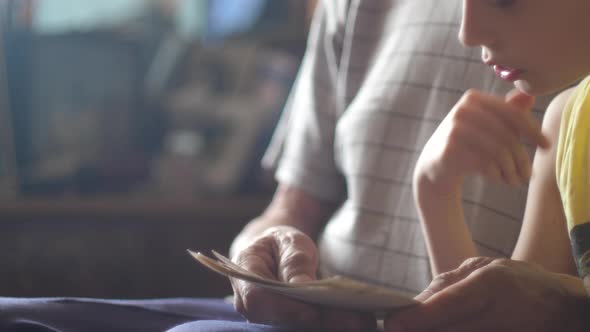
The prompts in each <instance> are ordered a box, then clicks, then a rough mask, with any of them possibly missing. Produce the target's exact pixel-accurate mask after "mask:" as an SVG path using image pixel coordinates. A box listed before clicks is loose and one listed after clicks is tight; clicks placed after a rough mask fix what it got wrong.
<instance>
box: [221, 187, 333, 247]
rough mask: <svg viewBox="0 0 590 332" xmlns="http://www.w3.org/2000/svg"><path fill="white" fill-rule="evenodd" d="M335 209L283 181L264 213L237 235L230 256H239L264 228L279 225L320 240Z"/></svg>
mask: <svg viewBox="0 0 590 332" xmlns="http://www.w3.org/2000/svg"><path fill="white" fill-rule="evenodd" d="M334 209H335V204H334V203H330V202H327V201H321V200H319V199H317V198H315V197H313V196H311V195H309V194H307V193H306V192H304V191H303V190H301V189H298V188H296V187H294V186H289V185H285V184H279V186H278V188H277V191H276V193H275V195H274V197H273V200H272V202H271V203H270V204H269V206H268V208H267V209H266V210H265V211H264V213H263V214H262V215H261V216H259V217H258V218H256V219H254V220H252V221H251V222H250V223H248V224H247V225H246V226H245V227H244V229H243V230H242V232H241V233H240V234H239V235H238V236H237V237H236V238H235V240H234V242H233V244H232V246H231V249H230V256H232V257H233V256H235V255H236V254H237V253H238V252H240V251H241V250H243V249H244V248H245V247H246V246H248V244H250V243H252V242H253V241H254V239H256V238H257V237H259V236H260V235H261V234H263V233H264V231H266V230H268V229H269V228H271V227H275V226H290V227H293V228H295V229H297V230H299V231H301V232H303V233H304V234H305V235H307V236H308V237H310V238H311V239H316V238H317V235H318V233H319V232H320V230H321V228H322V227H323V226H324V224H325V222H326V221H327V219H328V217H329V215H330V214H332V212H333V211H334Z"/></svg>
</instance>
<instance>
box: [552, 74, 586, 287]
mask: <svg viewBox="0 0 590 332" xmlns="http://www.w3.org/2000/svg"><path fill="white" fill-rule="evenodd" d="M555 167H556V173H557V174H556V176H557V185H558V187H559V191H560V194H561V200H562V203H563V208H564V211H565V215H566V218H567V227H568V231H569V235H570V239H571V243H572V249H573V254H574V258H575V260H576V265H577V267H578V272H579V274H580V277H582V278H585V277H587V276H588V277H590V77H589V78H587V79H586V80H584V81H583V82H582V83H580V85H579V86H578V87H577V88H576V89H575V91H574V92H573V93H572V95H571V97H570V100H569V102H568V104H567V106H566V108H565V109H564V111H563V115H562V120H561V128H560V133H559V142H558V146H557V159H556V165H555Z"/></svg>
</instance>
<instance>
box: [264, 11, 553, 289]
mask: <svg viewBox="0 0 590 332" xmlns="http://www.w3.org/2000/svg"><path fill="white" fill-rule="evenodd" d="M460 18H461V1H460V0H366V1H364V0H349V1H339V0H326V1H324V2H322V3H321V4H320V7H319V8H318V11H317V13H316V16H315V19H314V23H313V26H312V30H311V32H310V37H309V44H308V50H307V53H306V56H305V57H304V60H303V63H302V67H301V70H300V73H299V76H298V79H297V81H296V83H295V87H294V89H293V92H292V94H291V97H290V99H289V102H288V106H287V108H286V109H285V112H284V114H283V117H282V119H281V122H280V124H279V127H278V129H277V131H276V133H275V136H274V138H273V141H272V142H271V145H270V147H269V150H268V151H267V154H266V156H265V160H264V163H265V165H266V166H274V167H276V168H277V170H276V177H277V180H278V181H280V182H281V183H285V184H289V185H293V186H295V187H298V188H301V189H303V190H305V191H306V192H308V193H310V194H312V195H314V196H316V197H318V198H321V199H327V200H333V201H339V202H342V204H341V205H340V208H339V209H338V211H337V212H336V213H335V214H334V215H333V216H332V218H331V219H330V220H329V221H328V223H327V225H326V228H325V230H324V232H323V234H322V235H321V236H320V241H319V248H320V257H321V271H322V272H323V273H325V274H328V275H330V274H340V275H345V276H349V277H354V278H357V279H361V280H365V281H369V282H373V283H376V284H382V285H387V286H390V287H393V288H396V289H398V290H400V291H405V292H408V293H412V294H413V293H416V292H419V291H421V290H422V289H423V288H424V287H426V286H427V284H428V283H429V281H430V279H431V274H430V267H429V263H428V257H427V252H426V249H425V243H424V239H423V236H422V232H421V228H420V223H419V220H418V215H417V212H416V209H415V206H414V203H413V198H412V197H413V196H412V186H411V181H412V173H413V169H414V165H415V162H416V160H417V158H418V156H419V154H420V151H421V150H422V147H423V146H424V144H425V143H426V141H427V140H428V139H429V138H430V136H431V135H432V133H433V132H434V130H435V128H436V127H437V126H438V124H439V123H440V122H441V120H442V119H443V118H444V117H445V116H446V115H447V112H448V111H449V110H451V108H452V107H453V105H454V104H455V103H456V102H457V100H458V99H459V98H460V96H461V95H462V94H463V92H464V91H465V90H467V89H468V88H477V89H480V90H483V91H488V92H492V93H495V94H498V95H503V94H505V93H506V92H507V91H508V90H509V89H510V88H511V86H510V85H509V84H507V83H505V82H503V81H501V80H498V79H496V77H495V75H494V74H493V72H492V71H491V70H490V68H489V67H487V66H485V65H483V64H482V63H481V60H480V50H479V49H466V48H464V47H462V46H461V44H460V43H459V41H458V39H457V35H458V32H459V26H460ZM547 100H548V98H545V100H543V101H539V102H538V104H537V106H536V107H535V110H534V112H535V114H536V115H537V116H538V117H539V119H540V118H541V117H542V111H541V110H544V109H545V106H546V104H547ZM526 189H527V188H525V187H523V188H520V189H514V188H510V187H505V186H499V185H496V186H492V185H486V184H484V183H483V181H481V180H480V179H475V178H474V179H469V181H468V182H467V184H466V186H465V190H464V206H465V216H466V220H467V222H468V224H469V226H470V228H471V231H472V234H473V237H474V240H475V242H476V244H477V247H478V249H479V250H480V253H481V255H487V256H509V255H510V253H511V252H512V250H513V248H514V245H515V242H516V239H517V237H518V233H519V230H520V226H521V220H522V216H523V210H524V205H525V200H526Z"/></svg>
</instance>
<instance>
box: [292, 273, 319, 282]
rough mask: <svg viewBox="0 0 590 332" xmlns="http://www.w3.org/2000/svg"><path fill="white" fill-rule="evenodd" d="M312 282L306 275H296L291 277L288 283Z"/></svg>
mask: <svg viewBox="0 0 590 332" xmlns="http://www.w3.org/2000/svg"><path fill="white" fill-rule="evenodd" d="M312 280H313V279H312V278H311V277H310V276H308V275H307V274H298V275H296V276H293V277H291V279H289V282H308V281H312Z"/></svg>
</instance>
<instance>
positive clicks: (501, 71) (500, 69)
mask: <svg viewBox="0 0 590 332" xmlns="http://www.w3.org/2000/svg"><path fill="white" fill-rule="evenodd" d="M493 67H494V72H495V73H496V75H497V76H498V77H500V78H501V79H503V80H506V81H510V82H514V81H516V80H518V78H519V77H520V76H521V75H522V73H523V70H521V69H516V68H510V67H504V66H500V65H493Z"/></svg>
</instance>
